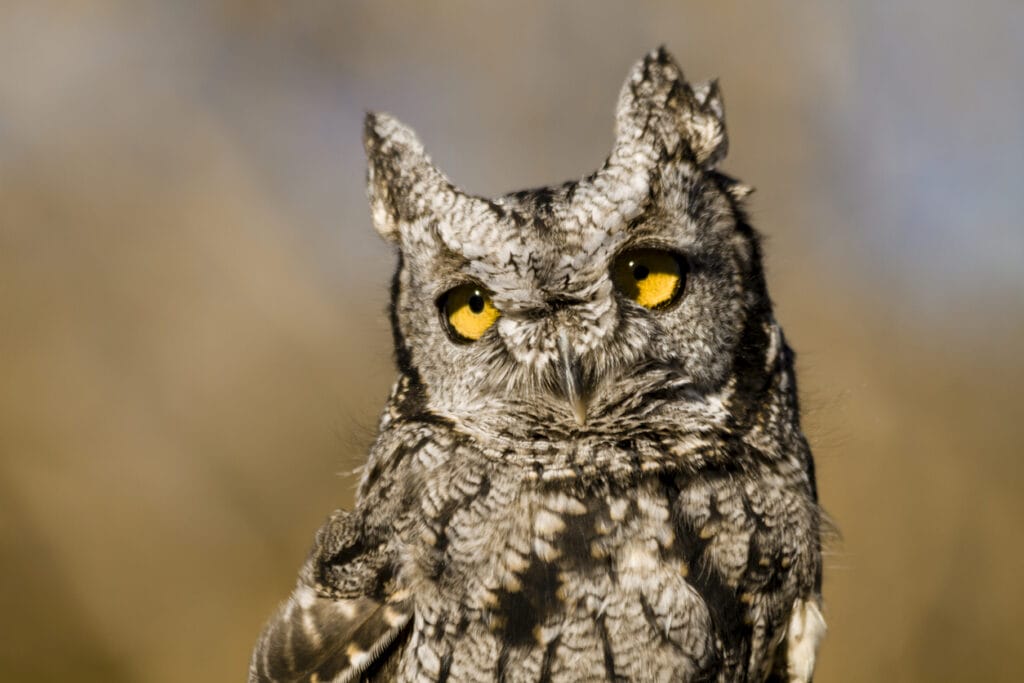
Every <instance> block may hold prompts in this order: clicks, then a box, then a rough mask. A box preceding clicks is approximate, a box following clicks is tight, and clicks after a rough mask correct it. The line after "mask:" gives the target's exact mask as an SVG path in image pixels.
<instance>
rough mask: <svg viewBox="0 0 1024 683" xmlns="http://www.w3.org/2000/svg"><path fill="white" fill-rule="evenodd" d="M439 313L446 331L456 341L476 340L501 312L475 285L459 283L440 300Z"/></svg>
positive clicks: (489, 297) (483, 290)
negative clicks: (446, 327)
mask: <svg viewBox="0 0 1024 683" xmlns="http://www.w3.org/2000/svg"><path fill="white" fill-rule="evenodd" d="M441 313H442V315H443V316H444V319H445V322H446V323H447V325H448V332H449V333H450V334H451V335H452V337H454V338H455V339H456V340H457V341H463V342H467V341H476V340H477V339H479V338H480V337H482V336H484V332H486V331H487V330H489V329H490V327H491V325H493V324H494V321H495V320H497V319H498V316H500V315H501V313H499V312H498V309H497V308H495V307H494V304H493V303H491V295H490V294H488V293H487V290H485V289H484V288H482V287H479V286H477V285H459V286H458V287H456V288H455V289H453V290H451V291H449V292H448V293H447V294H445V295H444V297H443V298H442V300H441Z"/></svg>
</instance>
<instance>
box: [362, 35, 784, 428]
mask: <svg viewBox="0 0 1024 683" xmlns="http://www.w3.org/2000/svg"><path fill="white" fill-rule="evenodd" d="M616 119H617V120H616V133H617V136H616V137H617V141H616V144H615V146H614V148H613V150H612V153H611V154H610V156H609V157H608V160H607V161H606V163H605V164H604V166H602V168H601V169H600V170H599V171H597V172H596V173H593V174H591V175H590V176H587V177H586V178H584V179H583V180H580V181H578V182H570V183H566V184H564V185H561V186H557V187H548V188H541V189H537V190H530V191H523V192H516V193H512V194H509V195H505V196H503V197H499V198H496V199H485V198H480V197H475V196H471V195H469V194H467V193H465V192H462V191H461V190H459V189H458V188H456V187H455V186H453V185H452V184H451V183H450V182H449V181H448V180H447V179H446V178H445V177H444V175H443V174H442V173H441V172H440V171H439V170H437V169H436V168H435V167H434V166H433V165H432V164H431V162H430V160H429V158H428V157H427V156H426V154H425V153H424V151H423V147H422V146H421V145H420V143H419V142H418V140H417V139H416V137H415V135H414V134H413V133H412V132H411V131H410V130H409V129H408V128H406V127H404V126H403V125H402V124H400V123H398V122H397V121H396V120H395V119H393V118H391V117H389V116H386V115H372V114H371V115H370V116H368V117H367V124H366V136H365V140H366V147H367V153H368V157H369V160H370V172H369V194H370V202H371V207H372V211H373V218H374V224H375V226H376V228H377V230H378V231H379V232H380V233H381V234H382V235H383V236H384V237H385V238H386V239H388V240H389V241H391V242H393V243H395V244H396V245H397V247H398V251H399V265H398V270H397V273H396V275H395V282H394V288H393V325H394V330H395V337H396V345H397V352H398V356H399V363H400V365H401V366H402V368H401V369H402V371H403V373H405V374H406V375H407V376H408V377H409V378H410V381H411V382H412V383H413V384H414V385H415V386H416V392H417V395H418V397H419V399H418V400H420V401H421V402H422V407H423V409H424V410H427V411H429V412H430V413H432V414H434V415H437V416H440V417H442V418H445V419H448V420H451V421H452V422H453V423H454V424H456V425H458V426H460V427H461V428H463V429H465V430H468V431H471V432H483V433H487V434H489V435H492V436H494V435H501V436H505V437H510V438H524V439H539V438H550V439H557V438H561V437H570V436H573V435H576V436H580V435H583V434H589V435H595V434H596V435H600V434H602V433H604V434H608V435H612V434H615V435H619V436H621V434H622V432H623V424H624V423H628V422H629V421H630V420H631V419H633V420H635V421H636V422H640V421H641V420H642V421H643V423H644V424H646V425H657V424H659V423H670V424H676V423H678V422H679V421H685V420H687V419H691V418H692V419H697V417H698V416H703V417H702V418H701V419H706V416H707V412H708V410H709V409H710V408H711V407H713V406H714V405H715V403H716V400H717V398H716V397H717V396H719V395H720V394H721V392H722V391H723V390H725V389H726V388H727V387H728V384H729V382H730V377H731V376H732V375H731V369H732V367H733V366H734V363H735V359H736V357H737V354H738V353H740V352H741V351H742V349H741V344H740V341H741V338H742V337H743V333H744V329H745V326H746V323H747V320H748V318H749V317H750V314H751V310H752V308H753V307H756V306H757V305H758V302H760V301H762V300H763V299H764V292H763V279H762V277H761V269H760V262H759V255H758V250H757V242H756V237H755V236H754V234H753V232H752V230H751V229H750V228H749V227H748V226H747V225H746V223H745V221H744V220H743V216H742V211H741V209H740V208H739V199H740V198H741V196H742V194H744V193H745V190H744V188H742V186H739V185H738V184H737V183H735V182H734V181H732V180H731V179H729V178H727V177H726V176H724V175H722V174H720V173H718V172H717V171H715V168H714V167H715V164H716V163H717V162H718V161H719V160H720V159H721V158H722V156H723V155H724V152H725V146H726V141H725V129H724V123H723V114H722V104H721V99H720V97H719V93H718V90H717V87H716V86H715V84H713V83H712V84H705V85H702V86H698V87H692V86H690V85H689V84H687V83H686V82H685V81H684V80H683V77H682V73H681V72H680V70H679V68H678V67H677V66H676V65H675V64H674V63H673V62H672V61H671V58H670V57H668V55H667V54H666V53H664V52H663V51H656V52H654V53H652V54H651V55H648V57H647V58H646V59H645V60H643V62H641V63H640V64H638V65H637V67H636V68H635V69H634V70H633V72H632V73H631V75H630V77H629V78H628V79H627V81H626V84H625V86H624V87H623V89H622V93H621V95H620V99H619V104H618V111H617V117H616Z"/></svg>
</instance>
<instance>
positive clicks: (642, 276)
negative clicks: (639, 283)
mask: <svg viewBox="0 0 1024 683" xmlns="http://www.w3.org/2000/svg"><path fill="white" fill-rule="evenodd" d="M650 274H651V269H650V268H648V267H647V266H645V265H636V266H633V279H634V280H646V279H647V276H648V275H650Z"/></svg>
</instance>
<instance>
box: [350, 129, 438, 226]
mask: <svg viewBox="0 0 1024 683" xmlns="http://www.w3.org/2000/svg"><path fill="white" fill-rule="evenodd" d="M363 145H364V147H365V148H366V159H367V178H366V186H367V195H368V197H369V200H370V210H371V212H372V215H373V225H374V227H375V228H376V229H377V232H379V233H380V235H381V236H382V237H383V238H384V239H386V240H388V241H389V242H393V243H398V241H399V239H400V237H401V229H402V226H403V224H404V225H409V224H412V223H414V222H415V221H416V220H417V219H418V218H421V217H422V216H423V215H424V214H425V213H426V208H427V202H426V201H425V199H426V198H427V197H432V196H434V197H436V196H437V194H438V193H439V192H451V191H452V187H451V183H449V182H448V179H447V178H445V177H444V175H443V174H442V173H441V172H440V171H439V170H437V168H435V167H434V165H433V163H432V162H431V161H430V157H429V156H427V153H426V151H425V150H424V149H423V145H422V143H420V141H419V138H417V137H416V133H414V132H413V130H412V129H411V128H409V127H408V126H406V125H405V124H403V123H401V122H400V121H399V120H398V119H396V118H394V117H393V116H391V115H389V114H384V113H374V112H369V113H367V115H366V120H365V124H364V128H363Z"/></svg>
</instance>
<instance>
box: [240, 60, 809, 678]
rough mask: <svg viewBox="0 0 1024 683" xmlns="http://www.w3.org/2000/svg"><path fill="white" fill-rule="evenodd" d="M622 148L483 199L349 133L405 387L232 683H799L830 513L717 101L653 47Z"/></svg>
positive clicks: (374, 138) (407, 155)
mask: <svg viewBox="0 0 1024 683" xmlns="http://www.w3.org/2000/svg"><path fill="white" fill-rule="evenodd" d="M615 129H616V140H615V143H614V146H613V149H612V151H611V154H610V155H609V156H608V158H607V160H606V161H605V162H604V164H603V165H602V166H601V168H600V169H598V170H597V171H595V172H594V173H591V174H590V175H588V176H586V177H584V178H583V179H581V180H578V181H573V182H567V183H565V184H562V185H558V186H553V187H543V188H540V189H534V190H526V191H520V192H514V193H511V194H508V195H504V196H502V197H498V198H496V199H488V198H484V197H478V196H474V195H472V194H468V193H466V192H464V191H462V190H460V189H459V188H457V187H456V186H454V185H453V184H452V183H451V182H450V181H449V180H448V179H447V178H446V177H445V175H444V174H443V173H442V172H441V171H439V170H438V169H437V168H436V167H435V166H434V165H433V164H432V163H431V161H430V159H429V158H428V156H427V155H426V154H425V152H424V149H423V146H422V145H421V144H420V142H419V141H418V140H417V138H416V136H415V135H414V133H413V132H412V131H411V130H410V129H409V128H407V127H405V126H404V125H402V124H401V123H399V122H398V121H397V120H395V119H394V118H392V117H390V116H387V115H384V114H370V115H368V116H367V118H366V124H365V146H366V152H367V156H368V160H369V173H368V186H369V190H368V193H369V201H370V207H371V212H372V220H373V224H374V226H375V227H376V229H377V231H378V232H379V233H380V234H381V235H382V236H383V238H384V239H385V240H387V241H388V242H390V243H391V244H393V245H394V246H395V250H396V252H397V255H398V265H397V270H396V272H395V275H394V280H393V284H392V288H391V298H392V300H391V323H392V328H393V333H394V349H395V356H396V358H397V365H398V371H399V374H398V379H397V382H396V383H395V385H394V388H393V390H392V392H391V394H390V397H389V399H388V402H387V405H386V408H385V409H384V412H383V415H382V417H381V419H380V425H379V434H378V436H377V438H376V441H375V442H374V444H373V446H372V448H371V450H370V453H369V459H368V461H367V463H366V465H365V468H364V469H363V472H362V478H361V481H360V483H359V487H358V491H357V498H356V502H355V505H354V509H353V510H351V511H338V512H335V513H334V514H333V515H331V516H330V517H329V519H328V520H327V521H326V523H325V524H324V525H323V527H322V528H321V529H320V531H319V532H318V533H317V535H316V539H315V543H314V547H313V550H312V552H311V554H310V556H309V558H308V560H307V561H306V563H305V565H304V566H303V567H302V569H301V571H300V574H299V580H298V585H297V587H296V588H295V590H294V592H293V593H292V595H291V597H290V599H289V600H288V601H287V602H286V603H284V604H283V605H282V606H281V608H280V609H279V611H278V612H277V614H276V615H275V616H274V617H273V618H272V619H271V621H270V622H269V624H268V625H267V626H266V628H265V630H264V631H263V633H262V635H261V637H260V639H259V641H258V643H257V645H256V648H255V651H254V653H253V656H252V660H251V664H250V670H249V680H250V681H252V682H269V681H277V682H280V681H356V680H399V681H508V682H509V683H512V682H518V681H767V680H771V681H809V680H810V679H811V676H812V673H813V668H814V659H815V653H816V649H817V645H818V642H819V640H820V638H821V636H822V635H823V633H824V630H825V624H824V620H823V618H822V614H821V611H820V604H821V542H820V537H821V528H822V525H823V516H822V513H821V512H820V510H819V506H818V502H817V493H816V486H815V479H814V465H813V461H812V458H811V453H810V450H809V447H808V445H807V441H806V440H805V438H804V436H803V434H802V432H801V429H800V420H799V406H798V403H797V389H796V382H795V376H794V360H793V352H792V351H791V350H790V348H789V347H788V346H787V345H786V341H785V339H784V337H783V334H782V330H781V328H780V326H779V324H778V322H777V321H776V320H775V317H774V316H773V314H772V306H771V302H770V300H769V297H768V292H767V289H766V286H765V278H764V272H763V268H762V263H761V249H760V245H759V239H758V235H757V233H756V232H755V231H754V229H753V228H752V227H751V226H750V224H749V223H748V221H747V217H746V214H745V213H744V207H743V202H744V198H745V196H746V195H747V194H748V192H749V189H748V188H747V187H745V186H744V185H741V184H740V183H738V182H737V181H735V180H734V179H732V178H730V177H729V176H727V175H725V174H723V173H722V172H720V171H719V170H717V168H718V164H719V163H720V162H721V161H722V158H723V157H724V155H725V152H726V133H725V124H724V118H723V105H722V98H721V94H720V92H719V89H718V86H717V84H716V83H715V82H709V83H700V84H690V83H688V82H687V81H686V80H685V79H684V77H683V74H682V72H681V70H680V69H679V67H678V66H677V64H676V63H675V61H674V60H673V58H672V57H671V56H670V55H669V54H668V53H667V52H666V51H665V50H664V49H663V48H662V49H658V50H655V51H654V52H651V53H650V54H648V55H647V56H646V57H645V58H644V59H643V60H642V61H640V62H639V63H638V64H637V65H636V66H635V67H634V68H633V70H632V72H631V73H630V75H629V77H628V79H627V80H626V83H625V85H624V86H623V88H622V91H621V94H620V96H619V100H618V104H617V111H616V119H615Z"/></svg>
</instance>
